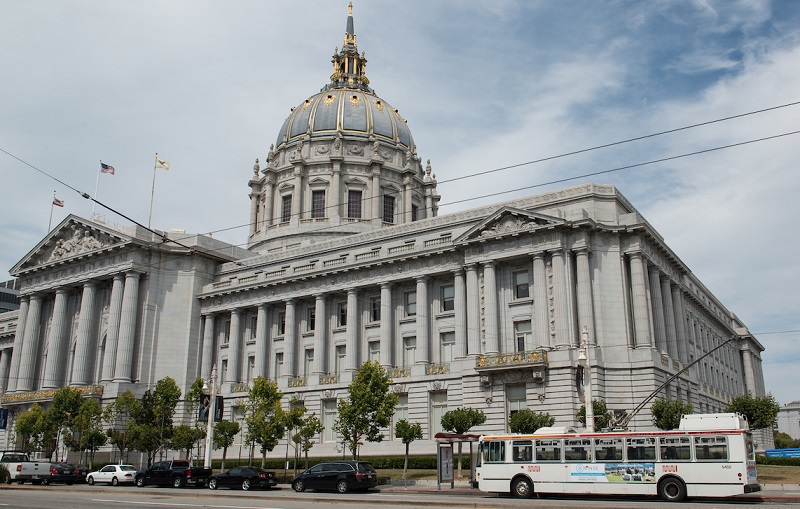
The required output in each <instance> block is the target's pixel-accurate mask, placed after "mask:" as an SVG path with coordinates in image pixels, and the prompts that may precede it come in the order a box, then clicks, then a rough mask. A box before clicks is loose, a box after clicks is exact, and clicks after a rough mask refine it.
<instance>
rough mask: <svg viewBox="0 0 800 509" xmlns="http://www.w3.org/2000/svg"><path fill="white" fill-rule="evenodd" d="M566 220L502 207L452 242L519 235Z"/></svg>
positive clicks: (560, 223)
mask: <svg viewBox="0 0 800 509" xmlns="http://www.w3.org/2000/svg"><path fill="white" fill-rule="evenodd" d="M564 224H566V221H565V220H563V219H561V218H558V217H553V216H547V215H544V214H538V213H536V212H530V211H527V210H522V209H516V208H513V207H503V208H501V209H499V210H498V211H497V212H495V213H494V214H492V215H490V216H489V217H487V218H486V219H484V220H483V221H481V222H480V223H478V224H476V225H475V226H473V227H472V228H470V229H469V230H468V231H467V232H465V233H464V234H463V235H461V236H460V237H459V238H457V239H456V240H455V241H454V243H460V242H461V243H463V242H466V243H468V242H470V241H474V240H488V239H492V238H501V237H506V236H513V235H519V234H521V233H527V232H531V231H534V230H540V229H545V228H553V227H555V226H561V225H564Z"/></svg>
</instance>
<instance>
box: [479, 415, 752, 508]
mask: <svg viewBox="0 0 800 509" xmlns="http://www.w3.org/2000/svg"><path fill="white" fill-rule="evenodd" d="M475 475H476V480H477V483H478V488H479V489H480V490H482V491H487V492H497V493H508V492H509V491H510V492H511V493H512V494H513V495H515V496H517V497H520V498H527V497H530V496H532V495H533V494H534V493H573V494H601V495H659V496H660V497H661V498H663V499H664V500H667V501H671V502H680V501H682V500H683V499H685V498H686V497H726V496H731V495H738V494H742V493H750V492H754V491H759V490H760V489H761V487H760V486H759V485H758V483H757V481H756V458H755V449H754V447H753V438H752V436H751V434H750V431H749V427H748V425H747V421H746V420H745V419H744V417H742V416H741V415H739V414H693V415H687V416H684V417H683V418H682V419H681V424H680V426H679V427H678V429H677V430H674V431H656V432H631V431H621V432H617V431H612V432H603V433H588V432H586V433H576V432H574V430H571V429H570V430H568V429H565V428H541V429H539V430H537V431H536V433H534V434H532V435H516V434H509V435H496V436H483V437H481V439H480V442H479V448H478V465H477V467H476V471H475Z"/></svg>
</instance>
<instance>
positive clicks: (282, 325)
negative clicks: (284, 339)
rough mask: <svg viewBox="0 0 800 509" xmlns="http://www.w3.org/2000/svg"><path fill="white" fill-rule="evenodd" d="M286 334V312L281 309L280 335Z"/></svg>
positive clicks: (279, 315)
mask: <svg viewBox="0 0 800 509" xmlns="http://www.w3.org/2000/svg"><path fill="white" fill-rule="evenodd" d="M284 334H286V313H284V312H283V311H281V312H280V313H278V335H279V336H283V335H284Z"/></svg>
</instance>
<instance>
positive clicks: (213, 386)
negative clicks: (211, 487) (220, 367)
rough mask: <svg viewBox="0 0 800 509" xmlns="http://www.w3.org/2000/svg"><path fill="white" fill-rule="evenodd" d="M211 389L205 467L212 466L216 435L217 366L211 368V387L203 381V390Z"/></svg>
mask: <svg viewBox="0 0 800 509" xmlns="http://www.w3.org/2000/svg"><path fill="white" fill-rule="evenodd" d="M206 390H208V391H209V393H208V394H209V395H208V427H207V428H206V457H205V461H204V463H203V467H204V468H211V444H212V443H213V436H214V417H215V416H216V414H217V408H216V406H217V367H216V366H214V367H213V368H212V369H211V387H210V389H209V387H208V383H207V382H206V383H203V391H204V392H205V391H206Z"/></svg>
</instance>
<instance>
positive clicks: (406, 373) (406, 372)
mask: <svg viewBox="0 0 800 509" xmlns="http://www.w3.org/2000/svg"><path fill="white" fill-rule="evenodd" d="M389 376H390V377H391V378H408V377H410V376H411V370H410V369H409V368H392V369H391V370H390V371H389Z"/></svg>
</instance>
